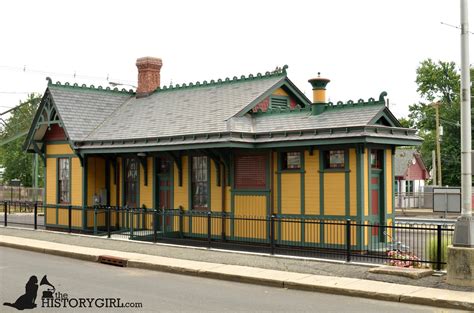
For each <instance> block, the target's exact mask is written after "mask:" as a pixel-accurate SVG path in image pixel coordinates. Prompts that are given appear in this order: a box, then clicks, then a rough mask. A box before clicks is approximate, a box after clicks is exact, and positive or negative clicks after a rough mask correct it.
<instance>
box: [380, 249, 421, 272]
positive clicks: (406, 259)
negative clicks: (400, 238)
mask: <svg viewBox="0 0 474 313" xmlns="http://www.w3.org/2000/svg"><path fill="white" fill-rule="evenodd" d="M387 255H388V256H389V257H390V258H391V259H392V260H389V261H388V265H391V266H398V267H410V268H419V267H421V263H420V262H419V261H420V258H418V257H417V256H416V255H414V254H412V253H411V252H403V251H398V250H391V251H387Z"/></svg>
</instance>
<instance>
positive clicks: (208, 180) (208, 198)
mask: <svg viewBox="0 0 474 313" xmlns="http://www.w3.org/2000/svg"><path fill="white" fill-rule="evenodd" d="M199 157H204V158H206V163H205V164H206V181H205V185H206V191H207V194H206V202H207V203H206V206H202V207H195V203H194V202H195V201H194V188H193V187H194V186H193V185H194V172H193V170H194V168H193V162H194V158H199ZM210 159H211V158H210V157H209V156H207V155H203V154H191V155H189V186H190V192H189V202H190V210H195V211H210V210H211V164H210V161H211V160H210Z"/></svg>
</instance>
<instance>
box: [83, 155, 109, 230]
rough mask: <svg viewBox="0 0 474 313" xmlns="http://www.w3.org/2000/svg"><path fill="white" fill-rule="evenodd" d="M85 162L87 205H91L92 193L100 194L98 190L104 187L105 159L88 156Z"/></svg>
mask: <svg viewBox="0 0 474 313" xmlns="http://www.w3.org/2000/svg"><path fill="white" fill-rule="evenodd" d="M87 162H88V163H87V205H88V206H92V205H94V204H95V203H94V195H100V190H101V189H105V160H104V159H102V158H98V157H90V158H88V160H87ZM88 224H89V223H88Z"/></svg>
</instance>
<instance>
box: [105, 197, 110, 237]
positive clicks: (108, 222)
mask: <svg viewBox="0 0 474 313" xmlns="http://www.w3.org/2000/svg"><path fill="white" fill-rule="evenodd" d="M106 210H107V211H106V218H107V220H106V221H107V238H110V237H111V234H110V206H109V205H108V206H107V208H106Z"/></svg>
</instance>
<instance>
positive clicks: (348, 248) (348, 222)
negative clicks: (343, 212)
mask: <svg viewBox="0 0 474 313" xmlns="http://www.w3.org/2000/svg"><path fill="white" fill-rule="evenodd" d="M351 239H352V238H351V220H350V219H347V220H346V261H347V262H350V261H351V241H352V240H351Z"/></svg>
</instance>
